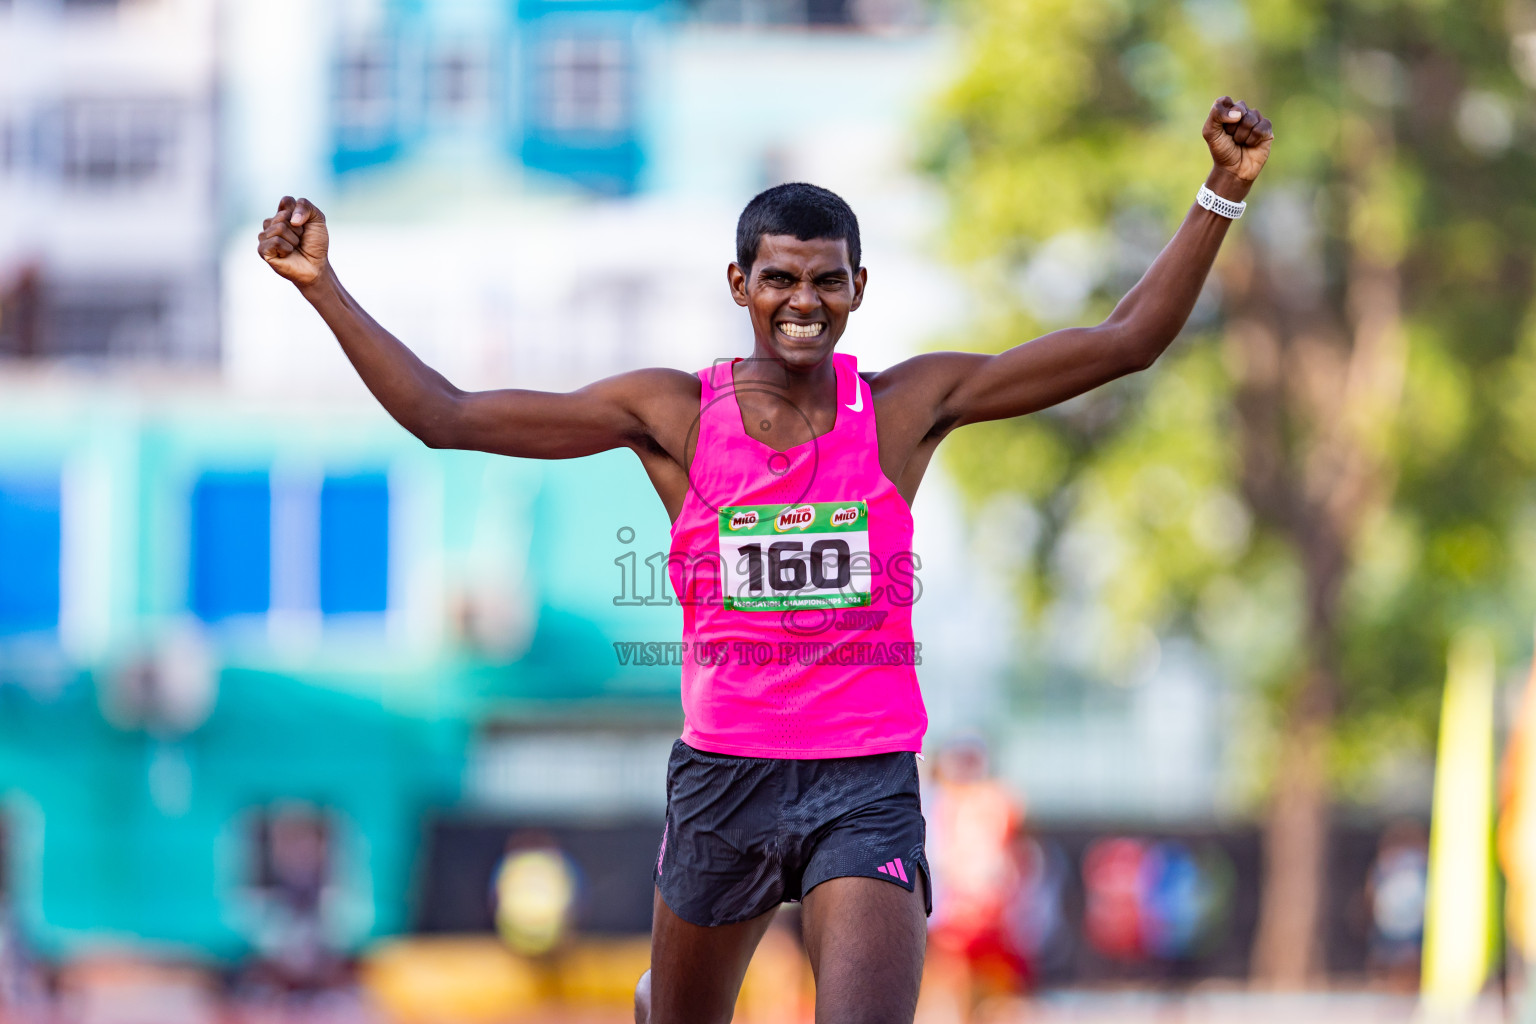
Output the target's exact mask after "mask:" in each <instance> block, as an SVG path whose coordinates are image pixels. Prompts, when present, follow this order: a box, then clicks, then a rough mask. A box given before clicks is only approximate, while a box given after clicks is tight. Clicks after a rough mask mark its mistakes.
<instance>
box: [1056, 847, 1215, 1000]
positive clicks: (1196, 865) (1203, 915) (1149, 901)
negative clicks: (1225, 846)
mask: <svg viewBox="0 0 1536 1024" xmlns="http://www.w3.org/2000/svg"><path fill="white" fill-rule="evenodd" d="M1232 883H1233V869H1232V865H1231V862H1230V860H1229V859H1228V858H1227V856H1226V854H1225V853H1224V852H1223V851H1222V850H1221V849H1220V847H1218V846H1216V845H1215V844H1209V843H1207V844H1203V845H1201V846H1199V847H1191V845H1190V844H1188V843H1185V842H1183V841H1181V840H1177V839H1164V840H1156V841H1153V840H1145V839H1139V838H1133V837H1127V836H1106V837H1104V838H1102V839H1096V840H1094V842H1092V843H1091V844H1089V846H1088V848H1087V850H1085V851H1084V852H1083V890H1084V900H1085V908H1084V913H1083V933H1084V936H1085V937H1086V939H1087V941H1088V945H1089V946H1090V947H1091V948H1092V949H1093V950H1094V951H1095V952H1097V953H1098V954H1099V955H1100V956H1102V957H1104V958H1105V959H1107V960H1112V961H1120V962H1124V963H1150V964H1152V965H1154V966H1155V967H1157V968H1158V970H1159V971H1160V972H1162V973H1164V974H1166V975H1169V976H1174V977H1182V976H1188V975H1189V974H1190V973H1191V972H1192V969H1193V967H1194V965H1195V963H1196V961H1198V960H1199V959H1200V958H1202V957H1204V956H1206V955H1208V954H1209V953H1211V952H1212V951H1213V950H1214V949H1215V948H1216V946H1217V945H1218V944H1219V943H1220V942H1221V941H1222V939H1223V938H1224V937H1225V935H1226V932H1227V928H1228V924H1229V920H1230V917H1231V903H1232V900H1231V895H1232Z"/></svg>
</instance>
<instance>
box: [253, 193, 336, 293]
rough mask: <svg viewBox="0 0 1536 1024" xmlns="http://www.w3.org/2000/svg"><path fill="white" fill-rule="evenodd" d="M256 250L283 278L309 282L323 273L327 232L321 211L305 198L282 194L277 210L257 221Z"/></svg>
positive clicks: (327, 244) (297, 283)
mask: <svg viewBox="0 0 1536 1024" xmlns="http://www.w3.org/2000/svg"><path fill="white" fill-rule="evenodd" d="M256 238H257V244H256V251H257V252H258V253H260V254H261V258H262V259H264V260H266V261H267V264H268V265H269V266H270V267H271V268H272V269H273V270H275V271H277V272H278V273H279V274H280V275H282V276H283V277H286V278H287V279H288V280H290V281H292V282H293V283H294V284H296V285H300V286H303V285H306V284H310V283H312V282H313V281H314V280H315V279H316V278H318V277H319V276H320V275H321V274H323V273H324V272H325V266H326V250H327V249H328V248H329V246H330V235H329V234H328V233H327V232H326V229H325V214H323V213H321V212H320V211H319V210H318V209H317V208H316V207H315V206H314V204H313V203H311V202H310V201H309V200H308V199H300V200H298V201H297V202H295V201H294V198H293V196H283V198H282V201H281V202H279V203H278V204H277V213H275V214H273V215H272V216H271V217H268V218H267V219H266V220H264V221H262V222H261V234H259V235H257V236H256Z"/></svg>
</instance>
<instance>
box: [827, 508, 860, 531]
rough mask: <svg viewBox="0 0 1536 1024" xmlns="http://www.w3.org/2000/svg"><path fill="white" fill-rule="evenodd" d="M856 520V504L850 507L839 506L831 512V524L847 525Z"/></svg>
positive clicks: (857, 516)
mask: <svg viewBox="0 0 1536 1024" xmlns="http://www.w3.org/2000/svg"><path fill="white" fill-rule="evenodd" d="M858 521H859V507H858V506H857V505H855V506H853V507H852V508H840V509H838V510H837V511H836V512H833V513H832V525H833V526H847V525H848V524H849V523H856V522H858Z"/></svg>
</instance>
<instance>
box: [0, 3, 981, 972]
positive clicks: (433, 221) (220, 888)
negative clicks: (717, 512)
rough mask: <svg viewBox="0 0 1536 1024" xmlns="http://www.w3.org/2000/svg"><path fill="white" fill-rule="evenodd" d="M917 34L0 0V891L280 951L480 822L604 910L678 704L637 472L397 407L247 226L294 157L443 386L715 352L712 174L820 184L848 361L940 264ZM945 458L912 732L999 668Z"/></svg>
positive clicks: (955, 710) (23, 927) (416, 885)
mask: <svg viewBox="0 0 1536 1024" xmlns="http://www.w3.org/2000/svg"><path fill="white" fill-rule="evenodd" d="M949 54H950V46H949V42H948V39H947V37H946V36H945V35H944V34H942V33H940V32H937V31H935V30H934V29H932V28H930V27H928V26H926V25H925V24H924V22H923V18H922V16H921V12H920V11H918V10H917V9H916V8H914V7H912V6H909V5H905V4H903V3H900V2H896V0H890V2H885V3H878V2H874V0H851V2H848V0H809V2H808V3H801V2H800V0H754V2H737V0H728V2H716V0H709V2H706V3H703V4H701V5H699V6H696V7H687V6H678V5H671V4H662V3H658V2H656V0H569V2H562V3H560V4H554V3H545V2H541V0H525V2H522V3H512V2H506V0H455V2H446V0H443V2H433V3H422V2H410V0H389V2H377V3H375V2H358V0H338V2H336V3H333V4H314V3H307V2H299V0H272V2H264V3H262V4H251V3H243V2H235V0H230V2H228V3H222V4H221V3H215V2H213V0H120V2H116V3H114V2H110V0H95V2H89V3H85V2H78V0H0V196H3V197H4V198H5V199H6V200H7V209H8V211H9V215H8V218H7V220H6V223H5V224H4V225H0V567H3V568H0V834H3V835H4V837H5V848H6V851H7V855H6V857H5V858H4V865H5V866H4V869H3V872H0V873H3V874H4V876H5V877H4V878H3V879H0V892H3V893H5V894H6V913H7V915H8V920H9V921H11V922H12V923H13V925H14V933H15V934H16V935H17V936H19V937H20V940H21V941H22V942H23V943H24V944H25V946H26V947H27V948H28V949H30V950H31V951H33V952H35V953H39V954H41V955H43V956H45V957H49V958H54V957H67V956H72V955H74V954H77V953H80V952H83V951H86V950H89V949H91V948H94V947H96V946H98V945H100V944H102V943H111V942H116V941H122V940H127V941H132V942H136V943H141V944H150V945H151V947H152V948H155V949H159V950H164V951H167V952H170V953H173V954H175V953H184V952H190V951H199V952H200V954H201V955H208V954H211V955H214V956H217V957H221V958H231V959H232V958H238V957H243V956H247V955H249V954H251V953H252V952H253V951H254V952H256V953H257V954H259V955H261V956H264V957H267V958H268V959H269V960H271V961H272V963H273V964H275V965H276V966H275V969H274V970H275V974H276V975H283V976H287V975H293V974H295V973H296V972H297V973H299V974H302V973H303V971H302V970H299V969H298V968H296V967H294V966H293V965H294V964H302V963H310V964H317V963H318V964H323V963H325V962H326V961H325V957H324V956H320V955H319V954H315V955H314V956H310V957H309V958H308V959H307V960H306V959H304V958H303V956H301V955H300V954H304V951H305V950H306V949H307V950H310V952H311V953H313V952H314V949H318V948H319V946H316V944H317V943H318V944H320V946H323V947H324V948H325V949H334V950H343V951H345V950H350V949H355V948H356V947H357V946H358V945H359V944H360V943H363V942H365V941H367V940H368V939H369V938H370V937H371V936H376V935H381V934H388V933H392V932H397V931H400V930H402V929H408V928H411V927H422V928H427V929H453V928H462V927H466V926H479V925H481V924H483V925H484V926H485V927H487V928H489V927H490V926H491V923H492V909H491V906H490V895H489V893H490V890H491V883H492V877H493V875H494V873H495V872H496V870H497V865H498V864H499V863H500V862H501V861H502V860H503V859H504V857H505V855H506V849H507V844H508V842H510V841H511V840H509V839H508V835H509V833H510V834H511V835H512V837H513V840H516V841H517V842H523V841H524V840H523V839H517V837H518V836H524V837H525V839H526V841H527V842H535V841H536V842H538V843H548V842H554V843H557V844H558V845H559V847H560V849H561V850H562V851H563V855H565V856H567V857H568V858H569V859H570V861H571V863H572V864H574V865H575V868H576V870H577V874H578V875H579V876H580V877H581V878H583V879H585V880H586V881H584V882H583V885H584V886H586V887H587V888H586V889H585V890H584V891H583V894H582V896H581V899H580V900H579V901H578V902H580V905H581V907H582V908H584V909H581V910H580V911H579V913H578V914H577V918H576V924H577V926H578V927H593V928H597V929H599V930H602V929H610V930H611V929H623V928H632V927H634V926H635V922H636V920H638V919H642V918H643V915H644V914H645V912H646V911H645V908H646V907H647V906H648V902H647V901H648V895H646V894H645V893H644V891H643V890H644V887H645V886H646V885H647V884H648V882H647V879H648V874H647V872H648V862H649V857H650V853H649V852H648V851H647V849H646V848H647V847H648V846H649V845H650V844H651V843H653V842H654V840H655V838H656V837H657V835H659V833H657V829H658V828H659V822H660V815H661V806H662V799H663V771H664V764H665V756H666V752H667V749H668V747H669V745H670V742H671V740H672V739H673V738H674V737H675V736H676V735H677V727H678V720H679V708H678V704H677V691H676V688H677V673H678V670H677V666H676V665H675V664H666V663H661V664H648V663H647V660H648V659H647V658H646V657H645V656H644V654H643V652H642V650H641V648H640V647H638V646H636V645H643V644H646V643H653V642H665V641H671V640H675V639H676V638H677V636H678V633H679V628H680V616H678V615H677V612H676V608H675V606H674V605H672V604H671V603H670V599H669V597H668V595H667V593H666V585H665V583H663V582H661V580H660V577H659V576H658V575H657V566H658V564H659V563H658V562H657V557H658V553H660V552H663V551H665V549H666V546H667V543H668V536H667V529H666V526H667V523H666V518H665V515H664V513H663V510H662V509H661V507H660V504H659V502H657V501H656V499H655V497H654V495H653V494H652V493H651V491H650V488H649V485H648V483H647V481H646V480H645V477H644V474H643V472H642V471H641V470H640V468H639V467H638V465H636V464H634V460H633V459H631V458H630V457H629V456H628V454H627V453H624V452H615V453H609V454H607V455H603V456H599V457H596V458H593V459H586V460H579V461H575V462H569V463H547V464H540V463H529V462H517V461H513V460H507V459H495V458H492V457H489V456H483V455H477V454H473V453H456V452H433V451H429V450H427V449H425V448H423V447H422V446H421V445H419V444H418V443H417V442H416V441H415V440H414V439H413V438H411V437H409V436H408V435H406V434H405V433H404V432H403V431H402V430H400V429H399V428H398V427H397V426H396V425H395V424H393V423H392V422H391V421H390V420H389V419H388V417H387V415H385V414H384V413H383V411H382V410H381V409H379V408H378V407H377V405H376V404H375V403H374V402H373V401H372V399H371V398H370V397H369V396H368V395H367V393H366V391H365V390H364V389H363V388H362V386H361V385H360V384H359V383H358V382H357V380H356V378H355V376H354V374H353V373H352V371H351V369H350V367H348V366H347V365H346V363H345V360H344V359H343V358H342V357H341V355H340V353H339V352H338V351H337V349H336V346H335V343H334V341H333V340H332V339H331V338H330V337H329V335H328V332H327V331H326V330H325V328H324V325H323V324H321V323H320V321H319V320H318V318H316V317H315V316H314V314H313V313H312V311H310V310H309V309H308V308H307V306H305V305H304V303H303V302H302V300H301V299H300V298H299V297H298V296H297V295H296V294H295V292H294V291H293V289H292V288H290V287H289V286H287V285H286V284H285V283H283V282H282V281H280V280H279V279H277V278H276V277H275V276H274V275H273V274H271V272H270V271H268V270H267V268H266V267H265V266H264V265H263V264H262V263H261V261H260V260H259V259H258V258H257V257H256V255H255V252H254V235H255V231H256V229H257V226H258V224H259V221H260V218H261V217H262V216H264V215H266V214H267V213H269V212H270V210H271V209H272V208H273V207H274V206H275V202H276V199H277V198H278V197H279V196H281V195H283V194H285V193H287V194H304V195H309V196H312V197H313V198H315V199H316V200H317V201H318V202H320V203H321V205H322V206H323V207H324V209H325V210H326V212H327V214H328V215H329V217H330V221H331V223H332V226H333V233H334V236H335V245H334V258H335V262H336V264H337V266H338V268H339V270H340V272H341V274H342V275H343V277H344V279H345V280H346V281H347V282H348V284H349V286H350V287H351V288H352V289H353V290H354V292H355V293H356V294H357V295H358V297H359V298H360V299H361V300H362V301H363V302H365V303H366V304H367V305H368V306H369V308H370V309H371V310H373V311H374V312H375V313H376V314H377V315H378V316H379V318H380V320H381V321H382V322H384V323H385V324H386V325H388V326H389V327H391V329H393V330H395V331H397V332H398V333H399V334H400V335H401V336H402V337H403V338H405V339H406V340H407V341H408V342H409V343H410V344H411V345H412V346H413V347H415V348H416V349H417V350H418V351H419V352H421V353H422V355H423V356H424V357H425V358H427V359H428V360H429V361H430V362H432V363H433V364H434V365H436V366H439V367H440V368H442V369H443V370H444V371H445V372H446V373H447V374H448V375H449V376H450V378H452V379H453V380H454V381H455V383H457V384H459V385H461V386H464V387H493V386H504V385H506V384H509V383H516V384H520V385H525V386H542V387H569V386H574V385H576V384H580V383H584V382H586V381H588V380H591V379H593V378H595V377H598V376H604V375H607V374H610V373H614V372H617V371H619V370H622V369H627V368H630V367H633V366H638V365H644V364H657V363H659V364H664V365H673V366H679V367H685V368H689V369H693V368H697V367H699V366H702V365H706V364H707V363H709V362H710V361H711V360H713V359H715V358H718V357H721V356H727V355H731V354H737V353H739V352H741V351H743V350H744V349H745V348H746V346H747V345H748V344H749V343H750V337H749V335H748V333H747V330H746V327H745V323H744V319H743V318H742V317H741V315H740V311H739V310H737V309H736V307H735V306H734V305H733V304H732V303H731V302H730V300H729V298H728V296H727V294H726V290H725V286H724V267H725V264H726V263H727V262H728V260H729V259H730V258H731V257H732V243H733V239H734V221H735V216H736V213H737V212H738V211H739V209H740V206H741V204H742V203H743V202H744V201H745V200H746V199H747V198H749V197H750V195H751V194H753V193H754V192H755V191H757V190H758V189H760V188H762V187H764V186H766V185H768V184H772V183H774V182H776V181H780V180H785V179H790V178H809V179H811V180H816V181H819V182H822V183H825V184H827V185H828V186H830V187H833V188H835V189H838V190H839V191H841V192H843V193H844V194H845V195H846V196H847V197H848V198H849V199H850V201H851V202H852V203H853V205H854V206H855V208H856V209H857V210H858V211H859V212H860V214H861V216H862V218H863V223H864V228H865V240H864V241H865V252H866V257H865V259H866V262H867V263H868V264H869V265H870V266H871V273H872V276H873V283H872V286H871V293H870V300H869V301H868V302H867V303H866V305H865V308H864V310H863V311H861V313H860V316H859V318H857V320H856V322H855V324H854V331H853V332H851V333H850V336H849V339H848V342H847V345H848V347H849V348H850V349H851V350H852V351H854V352H855V353H856V354H857V355H859V356H860V358H861V359H862V360H863V361H864V365H865V366H866V367H879V366H883V365H887V364H888V363H889V362H892V361H894V360H895V359H898V358H901V357H903V356H905V355H907V354H909V353H911V352H914V351H916V350H918V349H919V348H921V347H922V346H924V345H926V344H928V343H929V340H930V338H931V336H932V335H933V333H934V331H935V330H936V329H937V328H938V327H939V326H941V325H942V324H944V323H945V322H946V319H947V318H948V317H950V316H951V315H952V314H953V313H954V310H955V308H956V303H957V301H958V298H957V296H958V290H957V289H956V288H954V287H953V285H952V283H951V282H950V281H949V278H948V276H947V274H946V272H944V271H943V270H942V269H941V268H940V266H939V264H938V262H937V259H936V257H935V256H934V255H932V253H933V252H935V251H936V239H937V223H938V215H939V208H938V206H937V202H936V200H935V198H934V197H933V196H932V195H930V194H929V193H928V192H926V191H925V190H924V188H922V187H921V186H919V185H918V184H917V183H916V178H915V175H914V174H913V173H912V171H911V170H910V169H909V168H910V162H911V157H912V154H911V152H910V151H909V146H910V145H911V143H910V141H909V140H910V139H911V138H912V137H913V134H914V127H915V125H916V124H917V123H918V122H919V119H920V117H921V109H922V108H921V104H922V102H923V101H924V98H925V97H926V96H927V95H928V94H929V93H930V92H932V91H933V90H934V89H935V88H936V87H937V86H938V84H939V83H940V82H941V81H942V80H943V78H944V77H945V74H946V68H947V61H948V60H949ZM806 110H819V111H823V112H824V116H817V117H814V118H810V119H807V118H806V116H805V111H806ZM913 296H919V297H920V298H921V301H920V302H914V301H913ZM940 484H941V481H940V480H939V479H938V478H937V477H936V478H935V479H934V480H932V481H930V483H929V484H928V490H927V491H925V495H924V499H923V500H924V511H923V513H922V522H923V525H922V527H920V530H921V531H923V532H920V534H919V541H918V545H919V548H920V550H921V551H922V552H923V554H924V555H925V557H930V558H931V562H930V564H932V566H933V569H932V571H931V573H929V572H925V573H924V575H923V577H922V579H923V583H924V586H925V588H927V589H926V596H928V597H929V598H930V600H928V601H925V602H922V603H921V604H920V607H919V609H918V616H919V621H920V626H919V629H920V631H926V632H927V633H931V634H933V636H934V642H933V643H932V645H931V647H930V648H929V651H930V652H931V654H927V653H925V678H927V679H929V680H930V688H929V692H930V701H931V704H932V706H933V710H934V717H935V721H936V724H938V725H939V726H940V727H941V728H942V727H943V726H942V724H943V723H944V722H946V721H961V720H974V719H975V717H976V716H977V714H978V711H977V709H978V708H985V707H987V706H989V704H988V702H989V701H992V700H994V699H995V697H996V692H995V690H996V683H997V679H998V665H999V664H1000V663H1001V660H1002V658H1003V657H1004V655H1005V654H1006V650H1007V639H1006V634H1007V630H1006V621H1005V616H1006V611H1005V602H1003V601H1001V600H999V599H998V598H999V596H1000V594H1001V593H1002V591H1001V587H1002V584H1001V583H1000V582H995V583H992V584H989V586H992V587H993V589H992V590H990V591H988V590H986V589H985V588H981V589H978V588H977V587H976V586H975V583H974V580H973V579H972V578H971V576H972V575H973V573H972V570H973V569H974V566H975V563H974V560H968V559H969V555H968V553H967V551H966V550H965V548H964V545H963V544H962V543H961V542H960V541H959V540H958V539H957V538H958V536H959V530H958V526H957V524H958V521H959V513H958V511H957V510H956V503H955V501H954V499H953V496H952V495H950V494H949V493H947V491H946V490H945V489H944V488H943V487H942V486H940ZM930 553H931V556H930ZM925 616H926V623H924V622H923V620H924V617H925ZM980 622H992V627H991V628H990V629H988V630H985V631H977V630H976V624H977V623H980ZM283 823H287V824H283ZM279 825H282V827H279ZM284 829H286V831H284ZM290 833H291V834H292V835H297V836H300V837H301V838H303V837H321V838H320V839H317V840H315V841H313V842H310V841H309V840H307V839H306V840H304V841H303V842H296V843H289V844H288V845H287V846H286V847H285V846H283V844H281V843H276V842H275V841H274V838H273V837H274V836H279V835H289V834H290ZM306 843H307V845H306ZM289 848H294V849H302V850H307V851H309V854H313V856H309V855H308V854H306V857H307V859H303V858H301V859H303V870H302V871H299V870H297V869H295V870H293V871H287V872H286V873H285V870H284V869H283V864H284V863H286V861H285V857H286V854H284V853H283V850H285V849H289ZM637 850H638V851H640V853H639V856H638V857H637V856H636V851H637ZM317 851H318V852H317ZM288 859H293V858H288ZM630 868H634V869H636V870H635V871H629V869H630ZM626 871H629V873H625V872H626ZM631 875H633V879H632V878H631ZM289 876H292V878H290V877H289ZM482 876H483V877H482ZM293 878H297V879H299V880H298V881H293V880H292V879H293ZM602 879H608V880H609V881H608V882H607V883H604V884H608V885H609V888H608V889H605V888H603V886H602V885H600V884H598V881H601V880H602ZM594 880H597V881H594ZM631 881H634V883H635V884H633V885H632V884H630V883H631ZM620 883H622V885H620ZM615 885H617V886H619V888H617V889H615V888H613V886H615ZM594 886H595V888H594ZM621 889H622V890H623V891H620V890H621ZM629 889H637V891H641V895H642V898H641V900H640V901H639V902H636V901H634V900H632V899H629V897H630V896H632V895H633V893H631V892H629V891H628V890H629ZM582 915H586V916H582ZM637 915H638V916H637ZM283 936H288V937H289V938H291V939H293V941H292V943H289V945H288V946H287V947H285V948H288V950H289V952H288V953H287V954H285V953H284V952H283V951H282V949H281V948H279V947H283V946H284V943H285V942H287V941H288V940H287V939H284V938H283ZM294 936H297V937H298V938H293V937H294ZM306 944H307V945H306ZM300 947H302V948H300Z"/></svg>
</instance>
